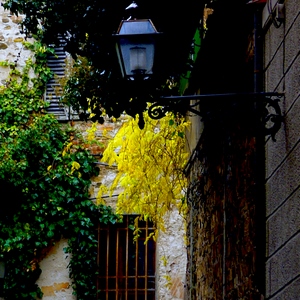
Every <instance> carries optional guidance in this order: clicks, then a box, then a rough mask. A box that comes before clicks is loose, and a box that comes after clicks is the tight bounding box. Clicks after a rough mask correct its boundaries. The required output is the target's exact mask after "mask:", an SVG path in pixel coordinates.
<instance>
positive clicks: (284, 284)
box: [262, 0, 300, 300]
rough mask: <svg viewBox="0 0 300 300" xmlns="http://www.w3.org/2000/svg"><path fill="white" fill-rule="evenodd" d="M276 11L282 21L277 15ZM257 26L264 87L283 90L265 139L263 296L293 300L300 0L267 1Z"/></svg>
mask: <svg viewBox="0 0 300 300" xmlns="http://www.w3.org/2000/svg"><path fill="white" fill-rule="evenodd" d="M270 8H271V9H272V10H273V15H274V16H273V19H272V15H270ZM278 13H280V14H281V15H280V17H281V18H282V20H281V19H280V20H277V19H276V16H278ZM274 17H275V20H274ZM262 25H263V28H264V76H265V89H266V90H268V91H278V92H284V93H285V95H284V99H283V100H282V101H281V102H280V105H281V109H282V113H283V124H282V127H281V129H280V131H279V132H278V134H277V136H276V142H273V141H271V140H269V139H268V140H267V141H266V204H267V206H266V207H267V208H266V228H267V241H266V242H267V243H266V299H272V300H273V299H298V298H299V294H300V279H299V277H300V260H299V249H300V248H299V245H300V233H299V225H300V214H299V209H300V206H299V200H300V189H299V187H300V185H299V184H300V144H299V141H300V131H299V120H300V50H299V45H300V2H299V1H297V0H286V1H270V5H269V9H268V6H267V5H266V7H265V8H264V11H263V24H262Z"/></svg>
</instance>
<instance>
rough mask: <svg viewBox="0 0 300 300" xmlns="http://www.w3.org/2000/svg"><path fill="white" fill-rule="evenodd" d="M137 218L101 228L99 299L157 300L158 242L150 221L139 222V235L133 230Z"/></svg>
mask: <svg viewBox="0 0 300 300" xmlns="http://www.w3.org/2000/svg"><path fill="white" fill-rule="evenodd" d="M135 218H136V216H132V215H126V216H124V217H123V223H118V224H115V225H105V226H102V225H99V228H98V267H99V270H98V272H99V274H98V277H97V290H98V291H99V293H98V297H97V299H98V300H155V242H154V241H153V240H152V239H150V240H149V241H148V242H147V243H146V244H145V240H146V237H147V236H148V235H149V234H150V233H152V232H153V231H154V228H153V224H152V223H151V222H150V221H146V222H145V221H139V229H140V233H139V234H140V236H139V237H138V239H137V241H136V242H134V240H133V238H134V237H133V230H132V229H130V228H131V226H130V225H133V223H134V219H135Z"/></svg>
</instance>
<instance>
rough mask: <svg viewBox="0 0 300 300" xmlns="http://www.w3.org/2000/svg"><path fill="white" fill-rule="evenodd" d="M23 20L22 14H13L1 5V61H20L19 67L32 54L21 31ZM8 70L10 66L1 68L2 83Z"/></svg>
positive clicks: (0, 80)
mask: <svg viewBox="0 0 300 300" xmlns="http://www.w3.org/2000/svg"><path fill="white" fill-rule="evenodd" d="M21 20H22V16H19V17H16V16H12V15H10V14H9V12H8V11H7V10H4V9H3V7H2V6H0V61H8V62H16V61H18V68H22V67H23V66H24V63H25V61H26V60H27V58H28V57H30V56H31V52H30V51H29V50H26V49H25V48H24V46H23V44H22V42H23V41H25V37H24V35H22V34H21V33H20V26H19V23H20V21H21ZM8 72H9V68H0V84H2V85H3V84H5V79H6V77H7V75H8Z"/></svg>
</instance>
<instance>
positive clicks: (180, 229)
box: [0, 6, 186, 300]
mask: <svg viewBox="0 0 300 300" xmlns="http://www.w3.org/2000/svg"><path fill="white" fill-rule="evenodd" d="M20 21H21V17H18V18H17V17H15V16H11V15H10V14H9V12H8V11H4V10H3V7H2V6H0V61H9V62H16V61H17V67H18V68H22V67H23V66H24V64H25V61H26V59H27V58H29V57H30V56H31V54H32V53H31V52H30V51H28V50H26V49H25V48H24V47H23V44H22V42H23V41H24V40H25V37H24V36H23V35H22V34H21V33H20V27H19V22H20ZM7 74H8V70H7V68H0V83H1V84H5V79H6V78H7ZM120 125H121V122H119V123H118V122H117V123H113V122H109V121H108V122H105V124H104V125H98V127H97V131H96V133H95V136H96V138H97V139H98V140H99V141H101V140H102V139H103V137H102V133H103V130H104V129H105V130H107V131H108V132H111V133H114V132H116V131H117V130H118V128H119V127H120ZM74 126H75V127H76V128H77V129H78V130H79V131H81V132H82V133H85V132H86V130H87V129H88V128H89V127H90V124H88V123H83V122H75V124H74ZM104 142H105V141H104ZM90 150H91V153H92V154H94V155H99V154H101V153H102V151H103V150H104V148H103V147H102V146H101V145H100V146H98V145H94V146H92V147H91V148H90ZM99 168H100V176H99V177H96V178H93V182H92V185H91V187H90V196H91V199H92V200H95V198H96V197H97V194H98V190H99V187H100V186H101V184H108V183H109V182H111V181H112V180H113V179H114V177H115V174H116V168H115V167H108V166H105V165H101V164H99ZM116 194H118V191H116ZM105 201H106V203H107V204H108V205H111V206H112V207H114V206H115V204H116V197H107V198H105ZM166 220H167V223H168V226H167V231H166V232H165V233H161V234H160V236H159V242H158V243H157V281H156V288H157V294H156V297H157V299H158V300H160V299H163V300H181V299H183V297H184V286H185V268H186V245H185V243H184V234H185V232H184V228H185V226H184V221H183V219H182V217H181V216H179V215H178V213H177V212H173V213H171V214H170V215H169V216H166ZM66 244H67V241H66V240H65V239H62V240H61V241H59V242H56V244H55V246H53V247H51V248H49V249H47V252H45V253H46V254H45V255H46V256H45V258H44V259H43V260H42V261H41V263H40V266H41V269H42V274H41V276H40V278H39V280H38V282H37V283H38V285H39V286H40V287H41V289H42V291H43V292H44V299H47V300H52V299H53V300H54V299H63V300H73V299H76V297H75V296H73V295H72V292H73V290H72V288H71V281H70V279H69V276H68V268H67V266H68V258H66V255H65V254H64V252H63V248H64V247H66ZM162 256H164V257H165V258H166V261H167V265H166V266H164V265H163V263H162V260H161V257H162ZM87 271H88V270H87ZM166 276H170V280H168V279H167V277H166Z"/></svg>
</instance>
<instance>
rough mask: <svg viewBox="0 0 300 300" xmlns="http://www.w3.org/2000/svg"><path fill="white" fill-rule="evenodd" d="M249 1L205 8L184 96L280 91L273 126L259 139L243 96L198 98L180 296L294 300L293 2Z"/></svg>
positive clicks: (298, 36)
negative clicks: (277, 123)
mask: <svg viewBox="0 0 300 300" xmlns="http://www.w3.org/2000/svg"><path fill="white" fill-rule="evenodd" d="M245 2H246V1H245ZM250 2H253V4H247V5H246V3H244V2H243V1H222V2H221V1H216V2H214V3H213V4H211V5H212V6H213V7H212V8H213V9H214V13H213V15H212V16H210V17H209V18H208V21H207V27H208V31H207V33H206V35H205V38H204V40H203V41H202V42H201V50H200V54H199V59H198V61H196V64H195V69H194V76H193V77H192V78H191V80H190V92H195V91H197V90H198V89H199V87H200V92H201V94H218V93H240V92H245V93H247V92H253V91H259V92H261V91H265V92H278V93H284V97H282V98H281V99H280V102H279V104H280V108H281V111H282V115H283V118H282V123H281V128H280V129H279V131H278V132H277V134H276V137H275V138H276V141H274V140H273V139H272V138H271V137H266V138H264V134H263V132H264V128H263V127H261V124H260V123H256V120H257V119H256V117H257V115H255V114H253V112H254V111H253V108H252V109H251V107H250V106H249V107H248V109H247V108H246V106H244V105H246V101H247V99H246V97H245V96H242V97H240V99H236V100H234V99H233V98H231V99H229V100H228V101H226V100H222V101H221V100H220V101H218V100H217V99H216V98H215V99H213V97H212V98H210V99H211V100H210V102H208V101H207V102H205V101H201V103H200V112H202V121H201V124H200V123H198V122H199V120H195V122H194V123H193V127H194V130H195V131H196V132H197V130H198V132H200V135H199V136H197V137H196V136H193V135H192V136H191V139H194V140H193V141H192V143H194V145H195V148H194V152H193V155H192V157H191V160H190V162H189V165H188V168H187V174H188V176H189V179H190V187H189V193H188V199H189V205H190V219H189V226H188V236H189V241H190V243H189V248H188V272H187V284H188V299H259V300H260V299H299V287H300V285H299V274H300V265H299V170H300V168H299V124H298V123H299V112H300V109H299V85H300V77H299V74H300V67H299V62H300V61H299V59H300V58H299V56H300V55H299V54H300V52H299V43H300V27H299V24H300V21H299V17H300V16H299V15H300V13H299V12H300V6H299V5H300V3H299V1H296V0H295V1H293V0H286V1H277V0H268V1H249V3H250ZM255 14H256V19H255V18H254V15H255ZM254 19H255V22H258V24H260V25H259V27H257V28H254ZM260 19H261V20H260ZM260 21H261V23H260ZM222 24H223V25H224V28H223V26H222ZM237 24H238V25H237ZM247 26H248V28H247ZM251 26H252V28H251ZM229 28H230V29H229ZM253 29H256V30H257V32H259V34H258V40H255V39H254V38H253V32H254V31H253ZM256 42H258V43H260V44H261V46H262V48H261V49H259V51H257V47H259V45H258V43H256ZM255 47H256V49H255ZM260 50H262V51H260ZM254 55H256V57H254ZM255 60H256V61H255ZM257 60H259V62H258V61H257ZM259 63H262V65H259ZM254 67H259V68H254ZM255 81H256V82H255ZM258 81H259V82H258ZM257 86H259V88H258V89H257ZM223 99H224V98H223ZM241 103H242V104H241ZM252 103H254V102H252ZM243 106H244V107H243ZM245 108H246V109H245ZM194 118H195V117H194ZM197 126H198V128H197ZM199 137H200V139H199ZM195 138H197V139H198V143H196V142H195Z"/></svg>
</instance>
